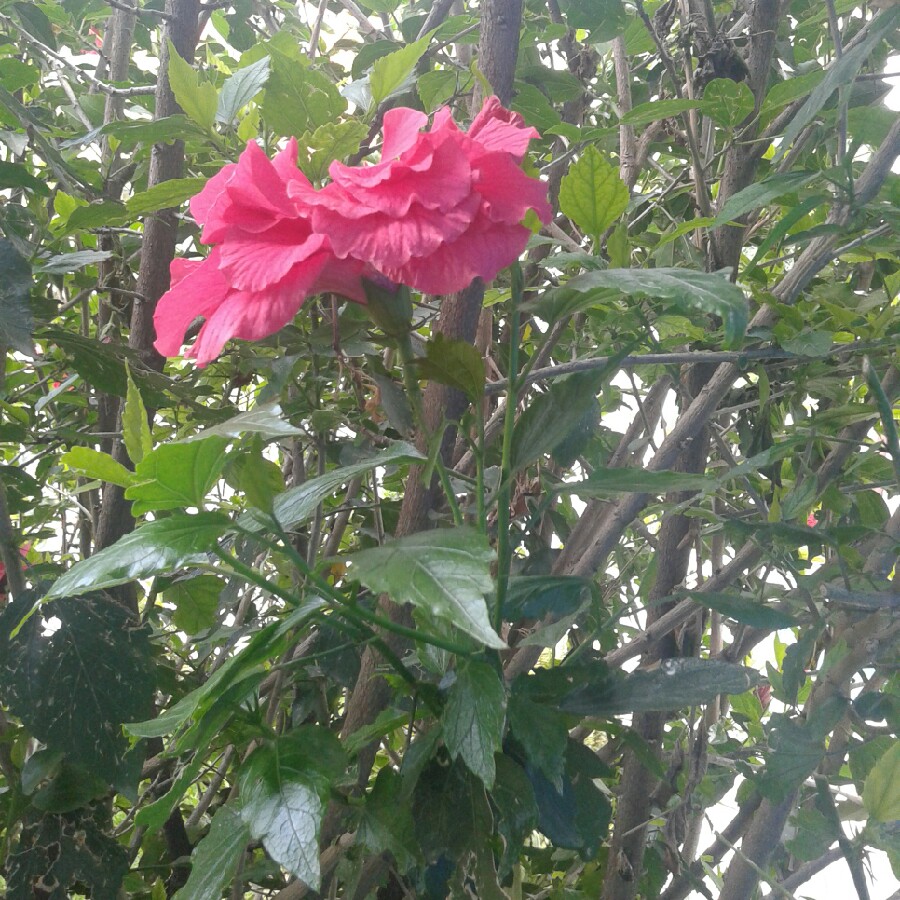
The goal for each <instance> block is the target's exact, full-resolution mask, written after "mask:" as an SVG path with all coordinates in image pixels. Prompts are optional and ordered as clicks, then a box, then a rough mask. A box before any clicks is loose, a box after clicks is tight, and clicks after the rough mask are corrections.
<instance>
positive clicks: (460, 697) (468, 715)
mask: <svg viewBox="0 0 900 900" xmlns="http://www.w3.org/2000/svg"><path fill="white" fill-rule="evenodd" d="M505 716H506V691H505V690H504V687H503V682H501V681H500V677H499V676H498V675H497V671H496V669H494V668H493V667H492V666H489V665H488V664H487V663H483V662H468V663H463V664H461V665H460V666H459V668H458V669H457V672H456V681H455V682H453V685H452V686H451V688H450V691H449V692H448V694H447V705H446V706H445V707H444V713H443V716H442V723H443V734H444V743H445V744H446V745H447V750H448V751H449V752H450V756H451V758H453V759H456V757H457V756H461V757H462V760H463V762H464V763H465V764H466V765H467V766H468V768H469V771H470V772H472V773H474V774H475V775H477V776H478V777H479V778H480V779H481V780H482V781H483V782H484V784H485V787H487V788H488V789H490V788H491V786H492V785H493V784H494V776H495V774H496V768H495V766H494V754H495V753H496V752H497V751H499V750H500V738H501V737H502V734H503V721H504V718H505Z"/></svg>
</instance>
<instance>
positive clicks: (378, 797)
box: [357, 766, 420, 872]
mask: <svg viewBox="0 0 900 900" xmlns="http://www.w3.org/2000/svg"><path fill="white" fill-rule="evenodd" d="M357 838H358V839H359V840H360V841H361V842H362V843H363V844H364V845H365V846H366V848H367V849H368V850H370V851H371V852H372V853H384V852H385V851H387V852H389V853H391V854H392V855H393V857H394V859H395V860H396V861H397V865H398V866H399V867H400V871H401V872H405V871H407V870H409V869H410V868H412V866H413V865H415V863H416V861H417V858H418V857H419V855H420V854H419V848H418V844H417V842H416V831H415V822H413V817H412V811H411V810H410V808H409V804H408V802H407V800H406V798H405V797H404V796H403V781H402V778H401V776H400V775H398V774H397V773H396V772H395V771H394V770H393V769H392V768H390V766H385V767H384V768H383V769H382V770H381V771H380V772H379V773H378V777H377V778H376V779H375V784H374V785H373V786H372V790H371V791H370V792H369V795H368V796H367V797H366V805H365V809H364V810H363V816H362V820H361V821H360V823H359V831H358V832H357Z"/></svg>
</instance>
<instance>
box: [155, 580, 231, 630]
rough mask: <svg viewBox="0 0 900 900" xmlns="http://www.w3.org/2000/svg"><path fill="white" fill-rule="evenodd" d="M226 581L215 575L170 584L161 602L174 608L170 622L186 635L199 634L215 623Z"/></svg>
mask: <svg viewBox="0 0 900 900" xmlns="http://www.w3.org/2000/svg"><path fill="white" fill-rule="evenodd" d="M224 588H225V582H223V581H222V580H221V579H219V578H216V576H215V575H198V576H197V577H196V578H186V579H184V580H181V581H175V582H173V583H172V584H171V585H170V586H169V587H167V588H166V590H165V593H164V594H163V599H164V600H165V601H166V602H167V603H172V604H173V605H174V606H175V612H174V614H173V615H172V622H173V623H174V625H175V627H176V628H178V629H180V630H181V631H183V632H185V634H198V633H199V632H201V631H205V630H206V629H207V628H212V626H213V625H215V623H216V612H217V610H218V608H219V597H220V596H221V594H222V591H223V590H224Z"/></svg>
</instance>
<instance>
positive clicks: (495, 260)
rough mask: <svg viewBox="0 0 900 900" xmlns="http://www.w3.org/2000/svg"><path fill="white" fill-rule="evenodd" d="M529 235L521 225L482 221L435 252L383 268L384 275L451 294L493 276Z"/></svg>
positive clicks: (418, 287)
mask: <svg viewBox="0 0 900 900" xmlns="http://www.w3.org/2000/svg"><path fill="white" fill-rule="evenodd" d="M530 235H531V232H530V231H529V230H528V229H527V228H525V227H524V226H522V225H504V224H498V223H496V222H488V221H485V220H482V221H481V223H480V226H479V227H476V228H470V229H469V230H468V231H466V232H465V234H463V235H461V236H460V237H459V238H458V239H457V240H455V241H453V242H452V243H445V244H443V245H441V246H440V247H439V248H438V249H437V250H436V251H435V252H434V253H431V254H429V255H428V256H420V257H414V258H412V259H410V260H409V262H407V263H406V264H405V265H403V266H399V267H397V268H393V269H385V270H384V271H385V275H387V276H388V277H389V278H391V279H393V280H394V281H397V282H399V283H401V284H407V285H409V286H410V287H412V288H415V289H416V290H419V291H422V292H423V293H426V294H436V295H441V294H452V293H455V292H456V291H461V290H463V288H465V287H468V285H470V284H471V283H472V281H473V280H474V279H475V278H476V277H477V278H482V279H484V280H485V281H492V280H493V279H494V278H496V276H497V273H498V272H500V271H501V270H502V269H505V268H506V267H507V266H508V265H509V264H510V263H512V262H513V261H514V260H516V259H518V258H519V256H520V255H521V253H522V251H523V250H524V249H525V245H526V244H527V243H528V238H529V237H530Z"/></svg>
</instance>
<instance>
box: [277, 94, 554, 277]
mask: <svg viewBox="0 0 900 900" xmlns="http://www.w3.org/2000/svg"><path fill="white" fill-rule="evenodd" d="M427 121H428V119H427V116H426V115H425V114H424V113H421V112H416V111H415V110H412V109H403V108H400V109H392V110H389V111H388V112H387V113H386V114H385V117H384V144H383V147H382V153H381V157H382V158H381V162H380V163H377V164H376V165H371V166H363V167H354V166H346V165H344V164H342V163H339V162H334V163H332V164H331V167H330V169H329V174H330V175H331V178H332V182H331V184H329V185H327V186H326V187H325V188H323V189H322V190H321V191H314V190H313V189H312V188H311V187H309V186H308V185H307V184H303V183H300V182H293V183H291V184H290V185H289V186H288V193H289V194H290V195H291V196H292V197H294V198H295V200H296V201H297V203H298V205H300V206H301V207H307V208H310V209H311V210H312V222H313V227H314V229H315V230H316V231H317V232H320V233H324V234H327V235H328V237H329V239H330V241H331V246H332V249H333V251H334V253H335V254H336V255H337V256H338V257H339V258H340V259H348V260H349V259H357V260H360V261H365V262H368V263H371V264H372V265H373V266H374V267H375V268H376V269H378V271H380V272H382V273H383V274H384V275H386V276H387V277H388V278H390V279H391V280H392V281H395V282H397V283H400V284H406V285H409V286H410V287H413V288H416V289H417V290H420V291H424V292H426V293H429V294H449V293H452V292H454V291H459V290H462V289H463V288H465V287H466V286H467V285H468V284H470V283H471V282H472V280H473V279H474V278H476V277H480V278H483V279H485V280H486V281H489V280H491V279H492V278H494V277H495V276H496V275H497V273H498V272H499V271H500V270H501V269H503V268H505V267H506V266H508V265H509V264H510V263H512V262H513V261H514V260H515V259H516V258H517V257H518V256H519V255H520V254H521V252H522V251H523V250H524V249H525V244H526V243H527V242H528V238H529V236H530V234H531V232H530V230H529V229H528V228H526V227H525V226H524V225H522V224H521V222H522V219H523V218H524V217H525V215H526V213H527V212H528V210H530V209H533V210H535V211H536V212H537V214H538V216H539V218H540V219H541V220H542V221H544V222H547V221H549V219H550V217H551V209H550V205H549V203H548V202H547V187H546V185H545V184H544V183H543V182H541V181H540V180H539V179H536V178H531V177H529V176H528V175H526V174H525V172H523V171H522V169H521V167H520V165H519V164H520V163H521V161H522V158H523V156H524V155H525V151H526V150H527V148H528V142H529V141H530V140H531V138H533V137H537V136H538V132H537V131H536V130H535V129H534V128H528V127H526V126H525V123H524V120H523V119H522V117H521V116H520V115H518V114H517V113H512V112H510V111H508V110H506V109H504V108H503V107H502V106H501V105H500V102H499V101H498V100H497V98H496V97H490V98H489V99H488V100H487V101H486V102H485V104H484V107H483V108H482V110H481V112H480V113H479V114H478V116H477V117H476V119H475V121H474V122H473V123H472V126H471V128H470V129H469V131H468V133H467V134H466V133H464V132H462V131H460V130H459V128H457V126H456V124H455V123H454V121H453V118H452V116H451V114H450V111H449V110H448V109H447V108H442V109H440V110H438V112H437V113H436V114H435V117H434V124H433V126H432V128H431V130H430V131H428V132H422V130H421V129H422V128H423V127H424V126H425V125H426V124H427Z"/></svg>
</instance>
